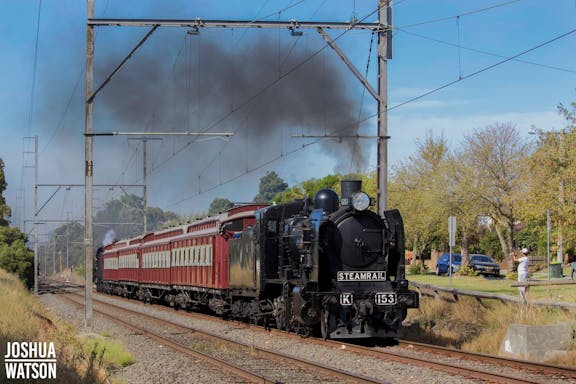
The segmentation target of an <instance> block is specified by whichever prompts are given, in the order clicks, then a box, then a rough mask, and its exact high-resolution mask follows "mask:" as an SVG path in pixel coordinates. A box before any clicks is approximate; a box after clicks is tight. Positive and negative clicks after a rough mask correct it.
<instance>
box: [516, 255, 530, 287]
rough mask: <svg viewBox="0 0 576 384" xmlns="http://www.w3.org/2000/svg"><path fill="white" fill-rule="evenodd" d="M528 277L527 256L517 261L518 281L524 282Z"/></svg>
mask: <svg viewBox="0 0 576 384" xmlns="http://www.w3.org/2000/svg"><path fill="white" fill-rule="evenodd" d="M527 277H528V256H522V257H520V258H519V259H518V281H524V280H526V278H527Z"/></svg>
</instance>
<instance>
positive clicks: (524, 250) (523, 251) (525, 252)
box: [520, 248, 528, 255]
mask: <svg viewBox="0 0 576 384" xmlns="http://www.w3.org/2000/svg"><path fill="white" fill-rule="evenodd" d="M520 252H522V253H523V254H525V255H527V254H528V248H522V250H521V251H520Z"/></svg>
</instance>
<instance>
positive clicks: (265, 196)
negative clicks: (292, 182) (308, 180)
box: [253, 171, 288, 203]
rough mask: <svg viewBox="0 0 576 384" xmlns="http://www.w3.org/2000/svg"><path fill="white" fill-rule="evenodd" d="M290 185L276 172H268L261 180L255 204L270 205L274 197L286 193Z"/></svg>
mask: <svg viewBox="0 0 576 384" xmlns="http://www.w3.org/2000/svg"><path fill="white" fill-rule="evenodd" d="M287 188H288V184H286V183H285V182H284V180H282V179H281V178H280V177H279V176H278V174H276V172H274V171H270V172H267V173H266V175H265V176H262V177H261V178H260V186H259V188H258V194H257V195H256V196H255V197H254V200H253V201H254V203H269V202H271V201H272V199H273V198H274V196H276V195H277V194H279V193H280V192H283V191H285V190H286V189H287Z"/></svg>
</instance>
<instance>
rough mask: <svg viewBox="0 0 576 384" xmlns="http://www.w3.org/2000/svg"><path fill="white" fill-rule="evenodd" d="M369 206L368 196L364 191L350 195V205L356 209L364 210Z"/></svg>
mask: <svg viewBox="0 0 576 384" xmlns="http://www.w3.org/2000/svg"><path fill="white" fill-rule="evenodd" d="M369 206H370V197H369V196H368V195H367V194H366V193H364V192H356V193H354V194H353V195H352V207H354V209H355V210H357V211H365V210H366V209H368V207H369Z"/></svg>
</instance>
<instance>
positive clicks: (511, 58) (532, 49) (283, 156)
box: [168, 29, 576, 206]
mask: <svg viewBox="0 0 576 384" xmlns="http://www.w3.org/2000/svg"><path fill="white" fill-rule="evenodd" d="M575 32H576V29H572V30H570V31H568V32H566V33H563V34H561V35H558V36H556V37H554V38H552V39H549V40H547V41H545V42H543V43H540V44H538V45H536V46H534V47H532V48H529V49H526V50H524V51H522V52H520V53H518V54H516V55H513V56H510V57H508V58H506V59H505V60H501V61H499V62H497V63H494V64H492V65H489V66H486V67H484V68H482V69H480V70H478V71H475V72H473V73H471V74H469V75H466V76H462V78H459V79H457V80H455V81H451V82H449V83H446V84H444V85H442V86H440V87H437V88H435V89H433V90H431V91H428V92H425V93H423V94H421V95H419V96H416V97H413V98H411V99H409V100H406V101H404V102H402V103H400V104H397V105H394V106H392V107H389V108H388V110H389V111H390V110H394V109H397V108H400V107H402V106H404V105H406V104H409V103H412V102H414V101H416V100H419V99H421V98H423V97H426V96H428V95H431V94H433V93H436V92H438V91H440V90H442V89H445V88H448V87H450V86H452V85H455V84H457V83H459V82H461V81H463V80H466V79H469V78H471V77H474V76H477V75H479V74H481V73H483V72H486V71H488V70H490V69H493V68H495V67H497V66H500V65H502V64H505V63H507V62H509V61H512V60H514V59H515V58H517V57H520V56H522V55H525V54H527V53H529V52H532V51H535V50H537V49H539V48H542V47H544V46H546V45H549V44H551V43H553V42H555V41H557V40H559V39H562V38H565V37H567V36H569V35H571V34H573V33H575ZM377 115H378V114H372V115H370V116H367V117H366V118H364V119H362V120H361V121H359V122H355V123H353V124H358V123H363V122H365V121H368V120H370V119H373V118H375V117H376V116H377ZM347 128H348V126H346V127H343V128H341V129H339V130H337V131H335V132H336V133H337V132H339V131H343V130H345V129H347ZM331 135H332V134H331ZM322 140H323V139H318V140H315V141H313V142H311V143H308V144H303V145H302V147H301V148H297V149H294V150H292V151H289V152H286V153H284V154H283V155H282V156H276V157H275V158H272V159H270V160H268V161H266V162H264V163H261V164H259V165H257V166H255V167H252V169H249V170H247V171H246V172H245V173H242V174H239V175H237V176H235V177H233V178H230V179H228V180H226V181H224V182H223V183H221V184H219V185H216V186H214V187H210V188H207V189H205V190H204V191H202V192H201V193H206V192H209V191H212V190H214V189H217V188H219V187H221V186H222V185H224V184H228V183H230V182H232V181H235V180H237V179H239V178H240V177H243V176H245V175H246V174H248V173H251V172H254V171H256V170H258V169H261V168H263V167H265V166H267V165H269V164H271V163H273V162H275V161H277V160H279V159H281V158H285V157H287V156H290V155H293V154H295V153H297V152H300V151H302V150H303V149H304V148H306V147H308V146H311V145H314V144H317V143H319V142H321V141H322ZM201 193H200V192H199V193H196V194H194V195H191V196H188V197H185V198H183V199H181V200H179V201H177V202H174V203H171V204H169V205H168V206H175V205H179V204H181V203H183V202H185V201H187V200H190V199H192V198H194V197H196V196H199V195H200V194H201Z"/></svg>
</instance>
